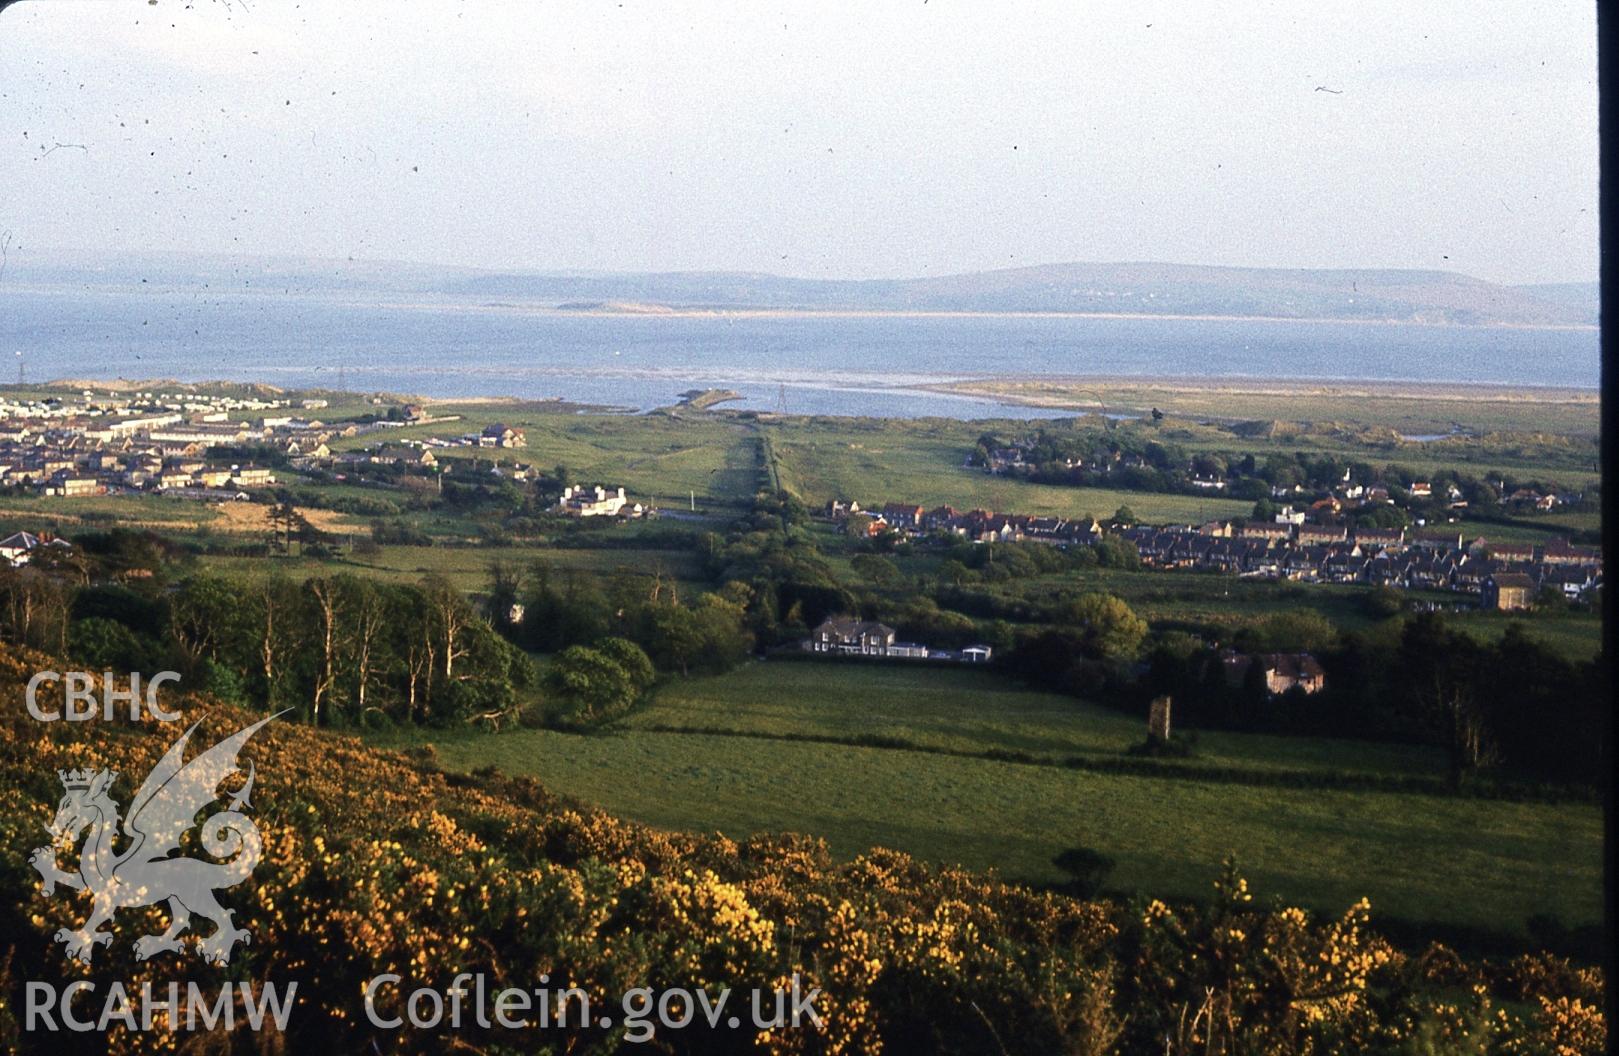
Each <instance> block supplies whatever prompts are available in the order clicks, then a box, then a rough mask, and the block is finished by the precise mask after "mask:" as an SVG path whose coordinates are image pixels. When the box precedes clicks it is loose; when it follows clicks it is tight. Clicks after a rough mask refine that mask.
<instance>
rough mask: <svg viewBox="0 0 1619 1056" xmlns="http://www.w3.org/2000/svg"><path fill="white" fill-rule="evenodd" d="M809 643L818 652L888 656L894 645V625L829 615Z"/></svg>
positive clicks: (812, 650)
mask: <svg viewBox="0 0 1619 1056" xmlns="http://www.w3.org/2000/svg"><path fill="white" fill-rule="evenodd" d="M808 645H809V648H810V651H811V652H816V653H854V654H858V655H860V656H888V655H889V650H890V648H891V647H892V646H893V645H894V628H892V627H890V626H888V625H887V624H886V623H877V622H875V621H873V620H856V619H854V618H853V617H849V616H829V617H827V618H826V619H825V620H823V621H821V625H820V626H819V627H817V628H815V630H814V631H813V632H812V633H811V635H810V639H809V642H808Z"/></svg>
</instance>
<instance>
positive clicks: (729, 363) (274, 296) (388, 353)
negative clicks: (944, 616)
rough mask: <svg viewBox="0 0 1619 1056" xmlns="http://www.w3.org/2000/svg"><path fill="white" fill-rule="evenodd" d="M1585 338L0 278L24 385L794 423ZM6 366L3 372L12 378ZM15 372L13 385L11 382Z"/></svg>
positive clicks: (1591, 383)
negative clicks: (689, 397) (727, 310)
mask: <svg viewBox="0 0 1619 1056" xmlns="http://www.w3.org/2000/svg"><path fill="white" fill-rule="evenodd" d="M1599 346H1600V338H1599V335H1598V332H1597V331H1595V330H1579V329H1567V330H1559V329H1509V328H1497V327H1464V326H1433V325H1417V324H1403V323H1380V322H1317V321H1310V322H1304V321H1298V322H1295V321H1270V320H1238V319H1231V320H1190V319H1143V318H1122V319H1114V318H1094V317H1053V316H901V315H842V316H838V315H818V316H805V315H753V314H706V315H651V314H648V315H635V314H601V315H594V314H584V313H574V312H566V311H552V310H539V309H534V308H528V307H524V306H519V305H501V304H486V303H474V302H471V301H464V300H451V299H443V298H441V299H437V300H434V299H419V300H418V299H409V298H408V297H394V296H393V295H383V296H381V297H376V298H370V297H365V296H361V297H355V296H352V295H345V296H334V295H330V294H314V295H309V294H299V293H287V294H282V293H269V292H264V293H240V294H238V293H230V294H220V293H218V292H215V291H212V290H199V289H186V288H178V287H176V288H163V289H153V290H146V289H144V288H135V289H132V288H128V287H117V288H98V287H90V288H84V289H80V288H75V287H15V286H14V287H11V288H0V358H4V359H7V360H10V361H11V365H15V366H16V367H17V368H18V371H19V374H20V376H21V377H23V378H24V379H25V380H28V381H34V382H40V381H46V380H52V379H59V378H87V379H98V380H112V379H127V380H134V379H149V378H174V379H177V380H182V381H209V380H226V381H261V382H268V383H270V384H273V385H278V386H282V387H287V388H330V389H338V388H344V389H348V390H353V391H364V392H377V391H382V392H394V393H409V394H417V395H422V396H428V397H438V398H447V397H469V396H513V397H521V398H525V399H546V398H553V399H562V400H565V401H569V402H571V403H579V404H588V405H596V406H606V407H612V408H617V409H621V410H624V411H626V412H633V411H645V410H648V409H651V408H654V407H659V406H667V405H669V404H671V403H674V402H676V400H677V399H678V398H679V394H680V393H682V392H685V391H687V390H690V389H697V388H724V389H732V390H735V391H736V392H737V393H739V394H740V396H741V398H740V399H739V400H736V401H733V402H731V403H728V404H726V405H725V406H728V407H734V408H741V409H754V410H760V411H774V410H786V411H787V412H788V413H792V414H827V415H867V416H879V417H935V416H937V417H949V418H960V419H973V418H1035V417H1047V416H1054V415H1060V414H1065V413H1072V412H1063V411H1055V410H1048V409H1042V408H1033V407H1024V406H1019V405H1016V404H1009V403H1004V402H1001V401H998V400H994V399H988V398H980V397H975V396H963V395H952V394H947V393H940V392H936V391H931V390H930V389H928V388H926V387H925V386H928V385H931V384H938V383H941V382H950V381H959V380H966V379H975V378H992V377H993V378H1014V377H1024V378H1028V377H1064V378H1074V377H1087V376H1089V377H1130V378H1135V377H1139V378H1142V379H1153V378H1157V379H1162V378H1169V377H1180V378H1265V379H1284V378H1286V379H1306V380H1374V381H1392V382H1400V381H1404V382H1452V383H1454V382H1474V383H1490V384H1499V385H1509V386H1524V387H1527V386H1555V387H1573V388H1592V389H1594V388H1596V386H1597V385H1598V382H1599V361H1600V348H1599ZM5 370H6V365H5V364H0V376H4V372H5ZM6 380H8V381H11V380H15V378H14V377H6Z"/></svg>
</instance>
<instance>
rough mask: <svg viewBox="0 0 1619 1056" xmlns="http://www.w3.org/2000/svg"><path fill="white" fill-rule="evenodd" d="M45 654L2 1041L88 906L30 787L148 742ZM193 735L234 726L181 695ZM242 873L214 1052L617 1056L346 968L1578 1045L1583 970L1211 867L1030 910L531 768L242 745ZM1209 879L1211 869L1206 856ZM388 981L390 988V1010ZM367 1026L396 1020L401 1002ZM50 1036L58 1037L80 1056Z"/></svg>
mask: <svg viewBox="0 0 1619 1056" xmlns="http://www.w3.org/2000/svg"><path fill="white" fill-rule="evenodd" d="M41 663H43V658H42V657H39V656H37V655H34V654H27V655H18V654H17V653H16V652H14V651H0V884H3V885H4V890H5V891H6V892H7V893H8V897H7V898H6V899H5V901H4V902H3V903H0V936H4V938H3V939H0V965H3V966H4V968H3V969H0V971H3V976H0V982H3V984H4V988H5V993H4V999H5V1000H4V1008H3V1009H0V1034H3V1036H4V1041H3V1042H0V1044H7V1045H9V1046H10V1047H11V1048H13V1049H16V1048H20V1047H22V1046H23V1043H24V1041H25V1040H26V1041H29V1042H32V1040H33V1039H24V1038H23V1037H22V1036H21V1035H20V1034H19V1032H18V1025H17V1019H16V1018H15V1017H16V1010H17V1009H20V1008H22V1007H23V1000H22V993H21V991H22V982H23V981H24V980H28V979H62V978H64V976H65V975H67V974H69V971H68V969H66V968H65V967H64V963H63V960H62V955H61V952H60V950H59V949H58V948H57V946H56V944H55V943H54V942H53V941H52V938H51V936H52V935H53V934H54V933H55V932H56V930H57V929H58V928H62V927H77V926H78V924H79V923H80V921H81V920H82V919H83V911H84V908H85V907H84V906H83V905H82V904H81V903H76V902H74V901H72V900H70V899H64V898H60V897H57V898H52V899H46V898H44V897H42V896H41V894H40V890H39V886H38V881H37V877H36V875H35V874H34V873H33V872H32V870H31V869H30V868H29V867H28V865H27V864H26V863H27V857H28V853H29V851H30V850H31V849H32V848H33V847H35V846H37V845H38V844H39V843H40V840H41V828H42V825H43V824H44V823H45V822H47V821H48V820H49V819H50V817H51V816H52V813H53V811H54V810H55V805H56V802H57V799H58V798H59V797H60V795H61V788H60V786H59V785H58V783H57V778H56V771H57V770H58V769H59V768H60V769H70V768H80V767H95V768H106V769H110V770H115V771H117V772H118V773H119V774H120V775H122V776H120V777H119V778H118V780H117V782H116V783H115V786H114V794H115V798H117V799H118V800H119V802H127V800H128V796H129V794H130V791H131V789H132V788H133V787H134V785H135V784H137V783H138V782H139V781H140V779H141V777H142V776H143V775H145V774H146V773H147V772H148V771H149V770H150V768H151V767H152V765H153V763H155V762H156V761H157V759H158V757H159V756H160V755H161V754H162V752H163V751H164V750H165V749H166V748H167V747H168V745H169V744H170V743H171V742H172V740H173V737H174V736H175V734H176V732H177V727H176V726H173V725H162V724H158V723H155V722H144V723H141V724H128V723H96V724H58V725H56V726H52V727H50V728H49V729H47V730H43V731H42V729H41V727H40V726H39V725H38V724H37V723H35V722H34V720H32V719H30V718H29V717H28V716H27V715H26V712H25V711H24V709H23V706H22V692H23V684H24V683H25V682H26V680H27V678H28V677H29V674H30V673H31V672H32V671H34V670H37V669H38V668H39V666H40V664H41ZM169 704H170V706H178V707H179V708H180V709H181V710H183V711H185V712H186V715H185V718H186V721H188V722H189V721H191V720H193V719H201V722H202V725H201V728H200V730H199V731H198V733H197V735H196V739H197V742H198V743H200V744H211V743H213V742H214V741H216V740H217V739H219V738H220V737H222V736H224V735H227V734H229V733H231V732H234V731H235V730H237V729H239V728H241V727H243V726H245V725H246V724H247V723H249V722H251V721H253V720H254V719H256V718H257V717H259V713H256V712H251V711H246V710H240V709H236V708H233V707H230V706H226V705H221V704H218V703H215V702H212V701H199V700H191V699H188V700H182V701H180V702H178V703H177V704H176V703H175V702H169ZM245 754H246V755H248V756H249V757H251V758H252V760H253V762H254V764H255V771H256V787H255V790H254V795H253V807H254V817H255V818H256V819H257V824H258V826H259V828H260V830H261V831H262V833H263V838H264V846H265V853H264V857H263V859H262V861H261V862H260V864H259V867H258V869H257V870H256V872H255V874H254V875H253V876H252V877H251V878H249V879H248V880H247V881H246V882H244V883H243V884H241V885H240V886H238V887H235V888H232V889H230V890H229V891H228V892H226V893H225V895H224V896H223V897H224V898H225V900H226V902H227V903H228V904H229V905H230V907H231V908H233V909H234V910H235V912H236V916H235V922H236V924H237V926H239V927H243V928H246V929H248V930H249V931H250V932H251V933H252V935H253V941H252V944H251V945H249V946H246V947H242V948H239V949H238V951H237V956H236V957H235V958H234V959H233V961H232V963H231V966H230V969H229V971H230V975H231V977H232V978H235V979H240V980H243V981H249V982H258V983H263V982H266V981H274V982H276V983H278V984H280V985H284V984H285V983H287V982H289V981H294V980H295V981H297V982H298V983H299V989H298V997H299V1003H298V1006H297V1008H296V1009H295V1011H294V1013H293V1015H292V1017H291V1019H290V1021H289V1024H288V1028H287V1033H286V1035H285V1036H279V1037H274V1038H266V1037H255V1036H250V1035H247V1034H245V1033H244V1034H243V1035H241V1036H236V1037H230V1036H222V1035H218V1034H216V1035H213V1036H207V1037H204V1038H195V1039H189V1041H188V1043H189V1044H193V1046H194V1047H198V1050H199V1051H201V1048H202V1047H206V1049H207V1051H210V1052H257V1051H267V1050H274V1051H285V1052H299V1053H302V1052H311V1053H313V1052H370V1051H381V1052H412V1053H417V1052H422V1053H436V1052H456V1051H462V1052H464V1051H478V1052H485V1053H528V1052H536V1051H550V1052H572V1053H578V1052H615V1051H619V1050H620V1049H621V1048H623V1046H624V1040H625V1039H624V1037H623V1035H622V1030H623V1028H622V1026H619V1027H615V1028H611V1029H602V1028H601V1027H600V1026H599V1025H595V1024H594V1023H593V1024H590V1025H583V1024H579V1023H577V1022H574V1023H572V1024H570V1025H569V1026H567V1027H566V1028H563V1027H554V1028H552V1029H550V1030H547V1031H515V1032H513V1031H502V1030H500V1029H498V1028H495V1029H487V1030H486V1029H480V1028H478V1027H476V1026H473V1025H470V1024H469V1025H467V1026H465V1027H464V1029H462V1030H461V1031H448V1030H441V1031H416V1030H414V1029H411V1028H409V1027H406V1028H404V1029H402V1030H400V1031H397V1032H394V1031H381V1030H378V1029H377V1028H374V1027H373V1026H372V1025H371V1024H370V1023H369V1022H368V1020H367V1019H366V1018H365V1016H364V1015H363V1014H362V1005H361V1001H360V994H361V991H362V987H363V986H364V984H365V983H366V981H367V980H369V979H371V978H372V977H374V976H375V975H377V974H378V973H382V972H391V973H396V974H398V975H399V976H400V977H401V978H402V979H403V980H405V984H406V987H409V986H415V985H431V986H434V987H437V988H439V989H440V990H443V989H445V988H448V987H449V986H450V985H451V982H452V980H453V979H454V977H455V976H456V975H457V974H458V973H460V972H473V973H484V974H485V975H486V977H487V978H488V980H489V982H490V983H491V984H492V985H494V986H497V987H505V986H520V987H525V988H531V987H534V986H539V985H542V979H548V980H549V983H547V984H545V985H549V986H553V987H562V986H576V987H578V988H580V989H582V990H584V991H585V992H586V993H588V994H590V995H591V997H592V1001H593V1002H597V1003H598V1007H599V1003H603V1002H605V1003H606V1004H608V1005H611V1006H613V1007H614V1008H615V1009H616V1003H617V1001H618V998H619V995H621V994H623V993H624V992H625V991H626V990H628V989H629V988H631V987H637V986H646V987H652V988H654V989H655V990H659V991H662V990H666V989H669V988H673V987H685V988H696V987H705V988H708V990H709V991H710V992H711V993H713V992H717V991H718V989H719V988H722V987H730V988H732V990H733V991H738V993H734V994H733V1000H738V999H740V991H744V990H746V989H747V988H752V987H760V988H764V989H766V990H769V989H773V988H775V987H777V986H781V985H783V984H784V983H785V981H786V980H787V979H789V978H790V977H791V976H792V974H793V973H795V972H796V973H799V974H800V975H801V976H802V979H803V981H804V985H805V986H807V987H818V988H820V990H821V994H820V997H819V998H818V999H817V1001H816V1008H817V1011H818V1012H819V1014H820V1016H821V1017H822V1019H823V1026H822V1028H821V1029H819V1030H816V1029H807V1028H801V1029H790V1028H788V1029H771V1030H763V1031H756V1030H753V1029H742V1030H730V1029H727V1028H725V1027H723V1026H722V1027H720V1028H719V1029H718V1030H717V1031H708V1030H706V1029H699V1028H697V1027H692V1028H688V1029H686V1030H681V1031H673V1032H670V1031H664V1030H660V1031H659V1033H658V1036H657V1038H656V1042H655V1044H654V1046H653V1048H652V1051H667V1052H741V1051H759V1052H780V1053H878V1052H892V1053H912V1052H922V1053H928V1052H951V1053H986V1054H1007V1053H1015V1054H1022V1053H1029V1054H1041V1056H1044V1054H1049V1053H1059V1052H1074V1053H1129V1054H1134V1053H1143V1054H1145V1053H1152V1054H1161V1053H1171V1054H1174V1056H1180V1054H1185V1056H1190V1054H1192V1053H1198V1054H1208V1053H1218V1054H1225V1056H1236V1054H1239V1053H1240V1054H1275V1056H1284V1054H1294V1053H1301V1052H1310V1053H1342V1054H1345V1056H1348V1054H1353V1053H1386V1054H1395V1053H1403V1052H1413V1051H1471V1050H1469V1049H1468V1048H1467V1047H1466V1046H1467V1045H1476V1048H1477V1051H1484V1052H1491V1053H1513V1054H1517V1053H1524V1054H1527V1053H1538V1052H1560V1053H1570V1054H1584V1053H1597V1052H1600V1051H1601V1050H1602V1047H1603V1045H1604V1042H1605V1036H1606V1035H1605V1024H1604V1022H1603V1020H1602V1017H1601V1015H1600V1012H1599V1007H1600V1000H1601V986H1602V980H1601V977H1600V974H1599V973H1597V972H1596V971H1594V970H1591V969H1582V968H1577V967H1574V966H1571V965H1570V964H1568V963H1566V962H1563V961H1559V960H1557V959H1555V958H1550V957H1545V956H1539V957H1528V958H1519V959H1517V960H1515V961H1510V962H1488V961H1467V960H1463V959H1462V958H1459V957H1457V956H1456V955H1455V954H1453V953H1451V952H1450V951H1447V950H1444V949H1443V948H1435V949H1432V950H1429V951H1427V952H1426V953H1423V954H1420V955H1413V954H1410V953H1407V952H1403V951H1401V950H1399V949H1397V948H1395V947H1394V946H1392V945H1391V944H1389V943H1388V942H1386V941H1384V940H1382V939H1380V938H1379V937H1378V936H1377V935H1376V934H1375V932H1374V931H1373V930H1372V926H1371V924H1370V923H1369V910H1368V907H1367V906H1366V905H1365V904H1364V903H1360V904H1357V905H1355V906H1352V907H1349V908H1348V910H1347V911H1346V912H1345V913H1344V914H1343V915H1342V916H1340V917H1338V918H1335V919H1328V920H1318V919H1315V918H1313V917H1312V916H1310V915H1309V914H1307V913H1305V912H1303V911H1301V910H1298V909H1293V908H1288V907H1285V906H1281V905H1274V906H1265V905H1262V904H1260V903H1259V902H1257V901H1256V899H1255V898H1254V896H1253V895H1252V894H1251V893H1250V892H1249V891H1248V889H1247V885H1246V884H1245V883H1244V881H1243V880H1242V878H1241V876H1240V874H1239V873H1238V872H1237V871H1236V869H1235V868H1234V867H1228V868H1227V869H1226V870H1225V871H1224V872H1221V873H1218V876H1217V878H1216V882H1215V887H1214V889H1213V898H1212V899H1211V901H1210V903H1209V904H1208V905H1206V906H1203V907H1188V906H1175V905H1169V904H1166V903H1164V902H1161V901H1149V902H1145V903H1141V904H1139V905H1132V906H1120V905H1116V904H1111V903H1104V902H1090V901H1084V900H1081V899H1076V898H1073V897H1068V896H1065V895H1061V894H1057V893H1052V892H1040V891H1034V890H1031V889H1028V888H1025V887H1020V886H1017V885H1013V884H1008V883H1004V882H1002V881H1000V880H998V879H995V878H994V877H992V876H982V875H977V874H973V873H969V872H965V871H962V870H958V869H951V868H938V867H933V866H928V865H924V864H922V863H920V862H917V861H915V860H913V859H911V858H909V857H907V856H905V855H903V854H897V853H894V852H890V851H885V850H881V849H873V850H870V851H868V852H867V853H865V854H863V855H861V856H859V857H857V858H855V859H854V860H852V861H838V860H835V859H834V858H833V857H832V856H831V855H830V854H829V852H828V850H827V847H826V845H825V844H824V843H823V842H821V841H819V840H814V839H808V838H804V837H798V836H792V835H768V836H766V835H760V836H756V837H754V838H752V839H749V840H747V841H746V842H741V843H738V842H736V841H733V840H730V839H727V838H725V837H723V836H718V835H706V836H705V835H695V834H683V833H673V832H665V831H659V830H654V829H649V828H645V827H642V826H639V825H634V824H629V823H625V822H622V821H619V820H616V819H614V818H612V817H610V816H608V815H606V814H602V813H600V812H597V811H594V810H590V809H586V808H582V807H579V806H578V805H576V804H573V803H570V802H568V801H566V800H563V799H560V798H559V797H557V796H555V795H553V794H551V793H549V792H547V791H546V790H545V789H544V788H542V787H541V786H540V785H539V784H537V783H536V782H534V781H532V780H528V779H509V778H505V777H502V776H501V775H499V774H498V773H495V772H493V771H485V772H481V773H479V774H475V775H464V776H463V775H456V776H453V777H452V776H448V775H445V774H442V773H440V772H438V771H437V770H436V769H434V768H433V767H432V762H431V759H430V758H428V757H427V753H420V754H419V755H417V756H412V757H407V756H405V755H400V754H395V753H388V752H381V751H376V750H373V749H369V748H367V747H365V746H364V745H363V744H361V742H359V741H357V740H355V739H353V738H349V737H345V736H340V735H337V734H334V733H332V732H330V731H324V730H318V729H314V728H311V727H309V726H307V725H295V724H290V723H283V722H277V723H272V724H271V725H270V726H269V727H267V728H266V729H264V730H263V731H262V732H261V733H259V734H258V735H257V736H256V737H255V738H254V740H253V741H252V742H251V745H250V747H249V749H248V750H247V752H246V753H245ZM1210 871H1211V876H1215V874H1216V873H1217V867H1216V866H1215V865H1214V864H1212V863H1211V870H1210ZM161 917H162V914H161V913H157V912H135V911H126V912H125V915H124V916H123V917H121V918H120V919H119V921H118V923H117V925H116V926H115V933H116V938H115V941H114V943H113V945H112V946H111V947H110V948H101V949H99V950H98V952H97V954H96V957H95V959H94V963H93V964H92V966H90V967H88V968H86V969H84V970H83V971H82V972H81V971H80V970H79V969H77V968H75V969H72V971H71V974H72V975H73V976H75V977H80V976H82V977H83V978H86V979H87V980H88V981H90V982H93V983H95V984H97V986H98V987H99V990H98V992H99V993H105V992H106V988H107V987H108V986H109V985H110V984H111V983H112V982H113V981H115V980H116V981H118V982H121V983H122V984H123V985H124V986H126V987H128V988H130V990H131V992H136V991H138V989H139V987H140V986H141V985H142V984H143V983H146V982H151V983H152V984H153V985H154V987H156V988H159V990H160V991H162V990H166V986H167V984H168V983H169V982H170V981H177V982H181V983H182V985H183V983H184V981H185V980H187V979H190V978H193V977H195V973H196V971H197V969H196V967H195V962H194V961H193V960H191V959H189V957H188V958H180V957H176V956H173V955H164V956H158V957H155V958H153V959H151V960H148V961H142V962H136V961H134V960H133V959H132V957H131V956H130V951H129V947H128V944H129V942H130V941H131V940H132V938H133V937H134V936H135V935H139V934H142V933H144V932H146V931H151V930H154V928H155V927H157V926H160V924H161ZM403 992H404V990H403V989H402V990H401V991H396V992H395V993H403ZM388 1001H389V1002H392V1003H388V1004H386V1005H385V1007H383V1008H382V1011H384V1012H385V1013H387V1014H397V1013H398V1012H399V1011H400V1009H399V1008H398V1007H397V1004H398V1001H397V999H396V998H389V999H388ZM175 1041H176V1039H174V1038H172V1037H170V1036H167V1035H164V1034H162V1033H151V1034H147V1033H131V1032H127V1031H125V1030H124V1029H123V1028H122V1027H119V1026H117V1025H115V1026H114V1029H113V1031H112V1033H111V1034H110V1035H109V1036H108V1037H106V1038H103V1037H101V1036H100V1035H96V1034H91V1035H77V1034H72V1035H68V1034H61V1035H55V1036H53V1037H52V1039H51V1041H50V1046H51V1048H52V1049H53V1051H59V1052H72V1051H84V1052H92V1051H93V1052H104V1051H112V1052H155V1051H168V1050H171V1049H172V1048H174V1044H175ZM75 1046H77V1047H78V1048H77V1049H75Z"/></svg>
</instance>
